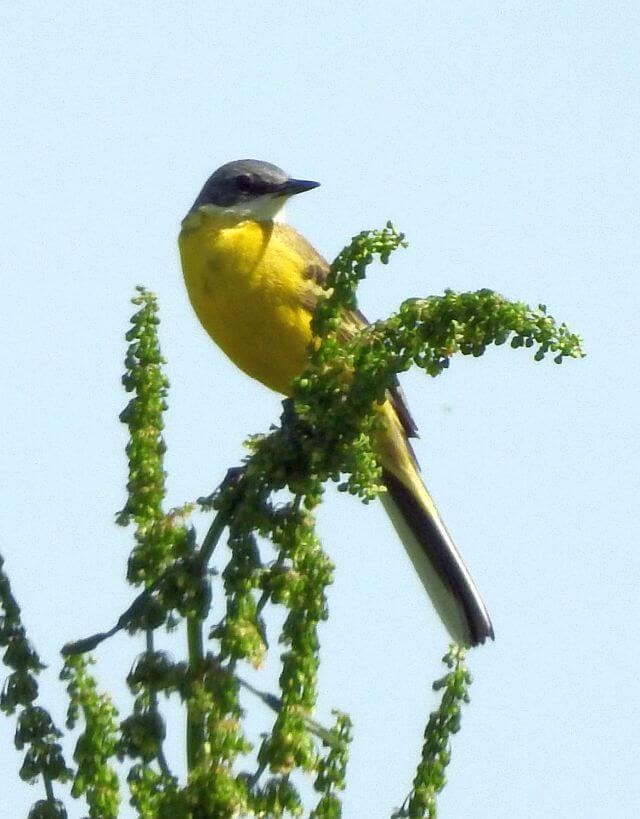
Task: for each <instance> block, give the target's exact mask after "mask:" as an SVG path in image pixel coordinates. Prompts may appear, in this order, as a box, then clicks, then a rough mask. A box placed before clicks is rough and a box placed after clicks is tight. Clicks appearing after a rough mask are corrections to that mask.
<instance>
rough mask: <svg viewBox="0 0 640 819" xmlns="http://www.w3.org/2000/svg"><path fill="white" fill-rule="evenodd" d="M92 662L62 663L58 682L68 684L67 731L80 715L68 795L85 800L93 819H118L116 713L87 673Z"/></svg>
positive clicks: (77, 657)
mask: <svg viewBox="0 0 640 819" xmlns="http://www.w3.org/2000/svg"><path fill="white" fill-rule="evenodd" d="M91 662H92V661H91V660H90V659H86V658H85V657H82V656H80V655H75V656H74V657H69V658H67V660H66V661H65V665H64V668H63V669H62V672H61V675H60V678H61V679H62V680H65V681H66V682H67V694H68V696H69V707H68V710H67V723H66V724H67V728H69V730H72V729H73V728H75V726H76V724H77V722H78V720H79V718H80V715H82V719H83V721H84V731H83V732H82V733H81V734H80V737H79V738H78V741H77V743H76V748H75V751H74V754H73V758H74V760H75V762H76V763H77V766H78V767H77V770H76V774H75V777H74V779H73V787H72V789H71V794H72V796H74V797H75V798H78V797H80V796H84V798H85V799H86V801H87V804H88V806H89V816H91V817H92V819H93V818H94V817H95V819H117V816H118V810H119V807H120V791H119V786H118V775H117V773H116V771H115V768H114V767H113V765H112V764H111V761H110V760H112V759H113V758H114V757H115V756H116V754H117V750H118V734H117V730H118V724H117V721H116V717H117V711H116V709H115V707H114V706H113V704H112V702H111V700H110V699H109V697H108V696H107V695H106V694H100V693H99V692H98V687H97V684H96V681H95V679H94V678H93V676H92V675H91V674H90V673H89V671H88V666H89V664H90V663H91Z"/></svg>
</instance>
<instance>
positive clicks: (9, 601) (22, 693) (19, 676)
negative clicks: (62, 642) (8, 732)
mask: <svg viewBox="0 0 640 819" xmlns="http://www.w3.org/2000/svg"><path fill="white" fill-rule="evenodd" d="M0 647H2V648H3V649H4V654H3V657H2V662H3V663H4V665H5V666H7V668H9V669H10V673H9V675H8V676H7V678H6V680H5V682H4V686H3V688H2V693H1V694H0V708H1V709H2V711H4V713H5V714H15V713H16V712H17V714H18V716H17V725H16V732H15V736H14V744H15V747H16V749H17V750H18V751H25V755H24V759H23V762H22V766H21V768H20V778H21V779H22V780H24V781H25V782H31V783H33V782H35V781H36V780H37V779H38V778H39V777H42V781H43V784H44V788H45V791H46V799H41V800H38V801H37V802H36V803H35V804H34V805H33V806H32V808H31V811H30V813H29V817H31V818H32V819H44V817H50V818H51V819H66V816H67V813H66V810H65V809H64V806H63V804H62V802H60V801H59V800H58V799H56V798H55V796H54V793H53V783H54V782H55V781H58V782H67V781H68V780H69V779H70V778H71V777H72V776H73V772H72V771H71V770H70V769H69V768H68V767H67V765H66V763H65V760H64V756H63V753H62V747H61V746H60V743H59V742H58V740H59V739H60V737H61V736H62V733H61V732H60V731H59V729H58V728H57V727H56V725H55V724H54V722H53V720H52V718H51V716H50V714H49V712H48V711H46V710H45V709H44V708H42V707H41V706H39V705H36V700H37V698H38V680H37V676H38V674H40V672H41V671H42V670H43V669H44V668H45V666H44V665H43V663H42V662H41V660H40V658H39V656H38V654H37V653H36V651H35V649H34V648H33V646H32V645H31V643H30V642H29V640H28V638H27V635H26V632H25V628H24V625H23V624H22V619H21V617H20V607H19V606H18V603H17V602H16V599H15V597H14V596H13V594H12V592H11V585H10V583H9V578H8V577H7V575H6V574H5V572H4V560H3V558H2V556H0ZM25 749H26V750H25Z"/></svg>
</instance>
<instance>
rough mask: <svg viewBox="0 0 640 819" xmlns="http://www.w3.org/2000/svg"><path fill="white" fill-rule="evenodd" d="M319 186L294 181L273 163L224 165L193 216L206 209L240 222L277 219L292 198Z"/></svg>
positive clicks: (252, 161) (202, 194)
mask: <svg viewBox="0 0 640 819" xmlns="http://www.w3.org/2000/svg"><path fill="white" fill-rule="evenodd" d="M319 184H320V183H319V182H311V181H309V180H306V179H292V178H291V177H290V176H289V175H288V174H287V173H285V172H284V171H283V170H282V168H278V167H277V166H276V165H272V164H271V163H270V162H260V161H259V160H257V159H238V160H236V161H235V162H227V164H226V165H222V166H221V167H220V168H218V170H217V171H215V172H214V173H213V174H212V175H211V176H210V177H209V179H207V181H206V182H205V184H204V187H203V188H202V190H201V191H200V194H199V195H198V198H197V199H196V201H195V202H194V203H193V207H192V208H191V211H190V213H193V212H194V211H196V210H199V209H201V208H204V209H208V210H212V211H216V212H218V211H220V212H224V213H225V214H227V215H229V216H237V218H238V219H242V218H244V219H257V220H266V219H274V218H275V217H276V216H277V214H278V212H279V211H281V210H282V208H283V206H284V203H285V201H286V200H287V199H288V198H289V197H290V196H293V195H294V194H296V193H302V192H303V191H308V190H311V189H312V188H317V187H318V185H319Z"/></svg>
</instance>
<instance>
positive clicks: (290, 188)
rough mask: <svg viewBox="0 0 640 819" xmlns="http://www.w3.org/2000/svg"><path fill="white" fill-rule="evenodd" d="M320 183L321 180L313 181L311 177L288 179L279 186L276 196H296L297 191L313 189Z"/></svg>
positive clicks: (302, 191)
mask: <svg viewBox="0 0 640 819" xmlns="http://www.w3.org/2000/svg"><path fill="white" fill-rule="evenodd" d="M319 185H320V183H319V182H312V181H311V180H309V179H287V181H286V182H283V183H282V185H280V186H279V189H278V192H277V194H276V196H294V195H295V194H296V193H304V191H310V190H313V189H314V188H317V187H318V186H319Z"/></svg>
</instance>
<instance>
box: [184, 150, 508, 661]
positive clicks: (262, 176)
mask: <svg viewBox="0 0 640 819" xmlns="http://www.w3.org/2000/svg"><path fill="white" fill-rule="evenodd" d="M317 186H318V183H317V182H310V181H305V180H300V179H292V178H291V177H289V176H288V174H286V173H285V172H284V171H282V170H281V169H280V168H277V167H276V166H275V165H271V164H270V163H268V162H258V161H256V160H251V159H243V160H239V161H237V162H229V163H228V164H226V165H223V166H222V167H221V168H218V170H217V171H216V172H215V173H214V174H213V175H212V176H211V177H210V178H209V179H208V180H207V182H206V183H205V185H204V187H203V188H202V190H201V192H200V194H199V195H198V198H197V199H196V201H195V202H194V204H193V207H192V208H191V210H190V211H189V213H188V214H187V216H186V217H185V219H184V220H183V222H182V231H181V233H180V238H179V245H180V255H181V259H182V270H183V273H184V280H185V283H186V286H187V290H188V293H189V299H190V300H191V304H192V305H193V309H194V310H195V312H196V315H197V316H198V318H199V319H200V321H201V323H202V325H203V327H204V329H205V330H206V331H207V333H208V334H209V335H210V336H211V338H212V339H213V340H214V341H215V342H216V344H218V345H219V346H220V347H221V348H222V350H223V351H224V352H225V353H226V354H227V356H229V358H230V359H231V360H232V361H233V362H234V363H235V364H236V365H237V366H238V367H240V369H242V370H244V372H246V373H247V374H248V375H250V376H251V377H252V378H256V379H257V380H258V381H261V382H262V383H263V384H265V385H266V386H267V387H270V388H271V389H272V390H276V391H277V392H280V393H284V394H285V395H287V394H289V393H290V388H291V382H292V381H293V379H294V378H295V377H296V376H297V375H299V374H300V373H301V372H302V371H303V370H304V368H305V365H306V363H307V361H308V355H309V348H310V344H311V340H312V333H311V328H310V323H311V318H312V315H313V311H314V309H315V306H316V304H317V301H318V298H319V297H320V295H321V294H322V292H323V291H322V289H321V282H322V281H323V278H324V276H325V275H326V273H327V270H328V267H329V266H328V264H327V262H326V261H325V260H324V259H323V258H322V256H320V254H319V253H318V252H317V251H316V250H314V248H313V247H312V246H311V245H310V244H309V242H307V240H306V239H305V238H304V237H303V236H301V235H300V234H299V233H297V232H296V231H295V230H294V229H293V228H292V227H289V226H288V225H286V224H284V220H283V206H284V204H285V203H286V201H287V200H288V199H289V198H290V197H291V196H293V195H295V194H298V193H301V192H302V191H308V190H311V189H312V188H315V187H317ZM365 323H366V320H365V319H364V317H363V316H361V315H360V314H359V313H349V314H348V315H345V317H344V331H345V333H349V332H351V333H353V332H356V331H357V330H358V329H359V328H362V327H363V326H364V324H365ZM380 411H381V413H382V416H383V431H382V432H380V433H379V434H378V438H377V441H376V446H377V449H378V454H379V457H380V461H381V463H382V466H383V470H384V472H383V475H384V483H385V486H386V488H387V492H386V493H385V494H384V495H383V496H382V502H383V504H384V506H385V508H386V510H387V512H388V514H389V516H390V517H391V520H392V522H393V524H394V526H395V528H396V531H397V532H398V534H399V535H400V537H401V539H402V542H403V544H404V546H405V549H406V551H407V553H408V555H409V557H410V558H411V561H412V562H413V565H414V567H415V569H416V571H417V573H418V575H419V577H420V580H421V581H422V584H423V586H424V588H425V589H426V591H427V594H428V595H429V597H430V598H431V600H432V602H433V605H434V606H435V608H436V611H437V612H438V614H439V616H440V618H441V619H442V621H443V623H444V624H445V626H446V627H447V629H448V631H449V633H450V635H451V637H452V638H453V639H454V640H455V641H456V642H459V643H462V644H464V645H477V644H478V643H483V642H484V641H485V640H486V638H487V637H491V638H493V627H492V625H491V620H490V619H489V615H488V613H487V610H486V608H485V606H484V604H483V602H482V600H481V598H480V595H479V594H478V591H477V589H476V587H475V584H474V582H473V580H472V579H471V576H470V574H469V572H468V571H467V568H466V566H465V565H464V562H463V560H462V558H461V556H460V553H459V552H458V550H457V548H456V546H455V544H454V542H453V540H452V538H451V535H450V534H449V532H448V531H447V528H446V527H445V525H444V523H443V521H442V519H441V517H440V515H439V514H438V511H437V509H436V507H435V504H434V502H433V501H432V499H431V496H430V495H429V493H428V491H427V489H426V487H425V485H424V483H423V481H422V478H421V477H420V471H419V467H418V464H417V462H416V459H415V456H414V454H413V452H412V449H411V446H410V444H409V441H408V438H409V437H415V436H416V434H417V429H416V426H415V423H414V421H413V419H412V418H411V415H410V413H409V410H408V408H407V406H406V403H405V400H404V397H403V395H402V393H401V391H400V388H399V387H397V388H394V389H391V390H389V393H388V400H387V401H386V403H385V404H383V405H382V407H381V409H380Z"/></svg>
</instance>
